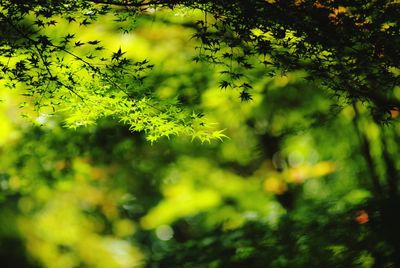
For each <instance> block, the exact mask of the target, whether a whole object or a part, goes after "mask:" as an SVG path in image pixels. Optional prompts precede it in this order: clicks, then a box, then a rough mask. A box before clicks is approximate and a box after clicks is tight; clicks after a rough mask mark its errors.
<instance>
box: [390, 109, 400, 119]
mask: <svg viewBox="0 0 400 268" xmlns="http://www.w3.org/2000/svg"><path fill="white" fill-rule="evenodd" d="M399 115H400V111H399V108H397V107H395V108H393V109H391V110H390V116H391V117H392V118H393V119H394V118H397V117H398V116H399Z"/></svg>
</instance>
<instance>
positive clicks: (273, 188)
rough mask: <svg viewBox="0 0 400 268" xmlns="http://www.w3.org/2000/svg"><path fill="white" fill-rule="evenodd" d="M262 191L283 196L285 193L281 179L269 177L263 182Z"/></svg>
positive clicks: (284, 185) (285, 188) (284, 186)
mask: <svg viewBox="0 0 400 268" xmlns="http://www.w3.org/2000/svg"><path fill="white" fill-rule="evenodd" d="M264 190H265V191H266V192H270V193H273V194H278V195H279V194H283V193H284V192H286V190H287V187H286V184H285V182H284V181H282V180H281V179H278V178H275V177H270V178H267V179H266V180H265V181H264Z"/></svg>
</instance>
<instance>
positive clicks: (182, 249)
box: [0, 9, 400, 268]
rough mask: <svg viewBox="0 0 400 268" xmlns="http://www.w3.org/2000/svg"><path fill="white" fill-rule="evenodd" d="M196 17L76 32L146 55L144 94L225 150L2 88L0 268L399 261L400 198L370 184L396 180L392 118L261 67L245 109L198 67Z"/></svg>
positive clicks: (161, 16) (160, 14)
mask: <svg viewBox="0 0 400 268" xmlns="http://www.w3.org/2000/svg"><path fill="white" fill-rule="evenodd" d="M188 13H190V14H188ZM201 16H203V15H202V14H201V13H197V12H196V11H190V10H186V9H182V10H174V11H157V14H156V17H157V19H154V16H153V15H151V16H150V15H149V16H145V15H144V16H142V17H138V18H137V21H136V22H135V23H136V26H135V29H134V31H132V32H130V33H123V32H121V31H116V29H114V24H112V23H109V21H107V18H103V20H104V21H102V20H99V21H98V22H97V23H95V24H93V25H90V26H88V27H87V28H85V30H80V33H79V34H80V38H82V40H85V38H86V39H87V40H91V39H101V40H103V41H102V42H103V45H104V46H105V47H106V48H107V49H108V50H109V51H115V50H117V49H118V48H119V47H121V48H122V49H123V50H124V51H127V55H128V56H129V57H130V58H133V59H135V60H143V59H148V60H149V61H150V62H151V63H152V64H154V65H155V67H154V69H153V70H152V71H151V72H150V73H149V74H148V77H147V78H146V80H145V82H144V83H145V88H147V89H148V90H150V91H151V92H154V93H155V94H156V95H157V96H158V97H159V98H160V99H171V100H173V99H176V100H178V101H179V102H180V103H182V104H183V105H185V106H186V107H189V108H190V109H193V110H195V111H202V112H203V113H204V114H205V117H207V120H208V121H209V122H215V123H216V127H217V128H218V129H225V131H224V134H225V135H227V136H228V137H229V138H225V139H223V141H221V142H217V141H213V142H211V143H201V142H199V141H197V140H194V141H192V140H190V139H189V138H186V137H171V138H170V139H167V138H164V139H161V140H160V141H157V142H155V143H153V144H151V143H150V142H148V141H146V139H145V137H144V135H143V134H141V133H132V132H130V131H129V130H128V128H127V127H126V126H125V125H122V124H120V123H118V122H116V121H115V120H113V119H112V118H105V119H102V120H100V121H99V122H97V124H96V125H94V126H88V127H81V128H77V129H68V128H65V126H64V123H65V121H64V117H63V116H62V115H49V114H47V113H44V112H40V113H38V112H34V111H31V110H29V107H28V108H19V106H20V104H21V103H24V102H27V100H26V99H25V98H24V97H23V96H21V94H19V92H18V90H15V91H9V90H2V91H1V100H2V102H1V103H0V110H1V112H0V117H1V118H0V129H1V131H0V152H1V153H0V158H1V159H0V189H1V193H0V206H1V209H0V257H1V263H2V267H51V268H53V267H59V268H69V267H71V268H72V267H104V268H114V267H115V268H117V267H397V266H395V265H396V263H397V264H398V258H399V256H398V253H399V251H398V247H399V246H398V245H396V244H397V243H399V242H398V241H399V240H397V238H398V237H399V236H398V231H397V233H396V230H397V228H398V227H396V225H397V223H398V219H397V213H398V212H397V210H396V209H397V204H398V200H397V199H390V200H387V199H386V198H384V197H382V196H380V195H379V189H377V188H376V185H374V184H373V180H374V178H373V177H374V176H375V177H376V178H377V180H378V181H380V182H381V185H386V184H385V183H386V181H390V179H389V180H388V178H390V177H391V176H397V174H396V172H395V170H398V168H399V164H400V163H399V161H397V152H398V149H399V145H398V144H399V138H398V137H399V135H398V134H399V131H400V128H399V126H398V124H397V123H396V122H394V123H392V124H390V125H378V124H376V123H374V121H373V119H372V118H371V115H370V114H369V111H368V110H367V108H366V107H365V105H363V104H362V103H353V104H352V103H350V104H349V103H347V102H346V101H344V100H340V99H337V97H335V96H332V95H331V94H330V92H329V91H328V90H327V89H326V88H324V87H323V86H321V85H319V84H318V83H316V82H314V83H313V82H309V81H306V80H305V79H303V78H304V77H305V73H303V72H295V73H286V74H282V75H276V76H274V77H272V78H271V77H268V76H267V75H266V74H267V73H268V70H266V68H264V67H262V66H260V67H259V68H255V69H253V70H251V71H248V72H247V73H246V74H245V75H246V78H247V79H248V80H249V81H251V82H252V83H253V87H254V90H253V92H252V93H253V96H252V98H253V100H250V101H247V102H242V101H241V100H240V97H239V95H240V92H239V91H236V90H234V89H228V90H221V89H220V88H219V79H220V76H221V75H220V73H219V71H220V70H219V67H217V66H210V65H209V64H205V63H201V62H198V63H194V62H193V61H192V59H193V58H194V57H196V55H197V54H198V50H196V49H195V47H196V45H197V43H196V40H194V39H191V36H192V35H193V33H194V30H193V29H192V28H190V27H188V26H187V25H190V23H192V22H194V21H196V18H200V17H201ZM60 27H61V28H60ZM62 27H65V29H67V28H68V27H73V26H71V25H67V24H65V25H64V26H62V25H61V26H58V28H57V31H56V30H54V33H50V34H54V36H56V35H57V32H58V33H59V32H62ZM397 91H399V90H397ZM21 115H25V117H29V118H31V119H33V120H26V119H25V118H24V117H23V116H21ZM391 116H392V118H393V119H394V120H396V118H397V116H398V111H393V113H392V114H391ZM391 168H392V169H391ZM393 169H394V170H393ZM393 172H394V173H393ZM388 187H389V186H388ZM396 187H397V186H396ZM383 188H384V189H383V190H387V189H386V188H385V186H383ZM388 189H389V188H388Z"/></svg>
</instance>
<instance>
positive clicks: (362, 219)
mask: <svg viewBox="0 0 400 268" xmlns="http://www.w3.org/2000/svg"><path fill="white" fill-rule="evenodd" d="M355 221H356V222H357V223H358V224H364V223H367V222H368V221H369V217H368V213H367V212H366V211H365V210H363V209H362V210H359V211H357V216H356V218H355Z"/></svg>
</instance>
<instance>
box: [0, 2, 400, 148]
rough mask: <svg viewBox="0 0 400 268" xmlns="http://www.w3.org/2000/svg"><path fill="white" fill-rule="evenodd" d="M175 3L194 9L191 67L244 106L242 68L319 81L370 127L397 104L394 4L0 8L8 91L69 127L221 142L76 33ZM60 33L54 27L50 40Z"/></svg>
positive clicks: (118, 59)
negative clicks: (367, 118) (209, 68)
mask: <svg viewBox="0 0 400 268" xmlns="http://www.w3.org/2000/svg"><path fill="white" fill-rule="evenodd" d="M176 7H184V8H188V9H195V10H200V11H202V12H203V13H204V18H202V19H199V20H197V21H194V22H191V23H188V25H187V27H191V28H193V29H195V30H196V32H195V33H194V34H193V37H194V38H196V39H198V40H199V41H200V45H199V46H198V47H197V49H198V56H196V57H195V58H194V59H193V60H194V61H196V62H198V61H206V62H209V63H210V64H215V65H219V66H220V67H221V68H220V69H218V72H220V73H221V79H220V87H221V88H222V89H225V88H236V89H240V94H239V97H240V98H241V99H242V100H244V101H247V100H251V99H252V87H253V83H252V80H253V79H254V75H253V76H251V74H250V73H251V70H253V69H258V70H259V72H261V73H259V75H269V76H274V75H277V74H279V73H280V74H282V73H285V72H288V71H296V70H305V71H306V74H305V75H304V79H308V80H317V81H320V83H321V84H322V85H324V86H325V87H327V88H329V89H330V90H331V93H332V96H333V97H334V98H336V99H337V102H336V103H337V104H338V105H340V103H341V101H342V100H341V98H345V99H346V100H348V101H349V102H350V103H351V102H354V101H356V100H361V101H363V102H366V103H367V104H369V105H370V106H371V108H372V110H373V113H374V115H375V117H376V119H377V120H379V121H383V120H388V119H390V111H391V110H394V109H395V110H396V109H398V100H397V98H396V92H394V89H395V88H396V86H398V83H399V82H398V78H397V77H398V75H399V65H398V64H399V58H398V57H399V55H400V53H399V47H398V45H397V44H398V43H399V26H398V24H397V18H398V17H399V15H400V14H399V13H400V11H399V9H400V7H399V4H398V3H397V2H396V1H229V2H227V1H128V2H127V1H57V2H53V1H50V2H49V1H32V2H25V1H3V2H2V7H1V12H0V13H1V21H0V23H1V29H2V33H1V36H2V41H1V52H2V55H3V56H2V61H1V67H2V77H3V78H4V79H6V80H5V81H6V84H7V85H8V86H10V87H15V86H17V84H21V85H22V87H24V91H25V93H24V94H25V95H28V96H32V97H33V98H34V99H35V104H36V105H37V106H38V107H50V108H52V109H55V108H56V107H57V106H61V110H65V109H66V110H68V111H69V113H70V114H71V116H70V117H69V119H68V121H67V122H68V124H69V125H70V126H77V125H82V124H83V125H85V124H90V123H92V122H94V121H96V119H97V118H99V117H102V116H113V117H116V118H117V119H118V120H121V121H123V122H125V123H127V124H128V125H130V126H131V128H132V130H135V131H145V132H147V133H148V138H149V140H152V141H153V140H156V139H158V138H159V137H161V136H170V135H175V134H186V135H189V136H193V137H198V138H200V139H201V140H203V141H204V140H210V139H213V138H221V137H223V134H222V133H221V132H220V131H218V130H217V129H214V130H211V129H209V125H207V124H205V122H204V120H202V119H201V116H200V115H201V113H197V112H190V111H189V112H188V111H186V110H185V109H182V107H181V106H180V105H179V103H174V102H172V103H171V102H170V103H166V102H163V101H160V100H157V99H154V96H153V94H152V92H151V89H150V88H146V86H144V85H143V80H144V79H145V77H146V76H147V75H148V73H149V72H151V69H152V67H153V64H152V63H151V62H149V61H148V60H147V59H142V60H135V61H134V60H132V59H129V58H128V57H126V55H125V54H126V51H124V50H122V49H121V47H120V48H118V50H116V51H109V50H107V49H106V48H105V47H104V46H103V45H102V40H100V39H99V40H98V39H93V40H82V36H79V31H81V30H82V29H84V28H87V27H88V26H89V25H90V24H92V23H94V22H95V21H97V20H100V19H102V18H103V17H108V18H109V17H110V14H112V16H113V20H114V21H116V22H117V24H118V25H119V26H118V27H119V29H120V30H122V31H125V32H128V31H130V30H132V29H133V28H134V27H135V22H134V21H135V17H136V16H138V15H139V14H146V13H149V12H156V10H157V9H160V8H170V9H174V8H176ZM65 23H68V24H67V25H73V26H74V27H69V28H68V26H65ZM103 23H109V22H105V21H103ZM60 25H63V26H60ZM59 27H63V29H64V30H65V31H59V32H58V34H57V35H50V33H53V32H55V31H57V30H56V29H57V28H59ZM72 62H73V63H72ZM260 66H262V67H264V68H261V69H260Z"/></svg>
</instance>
